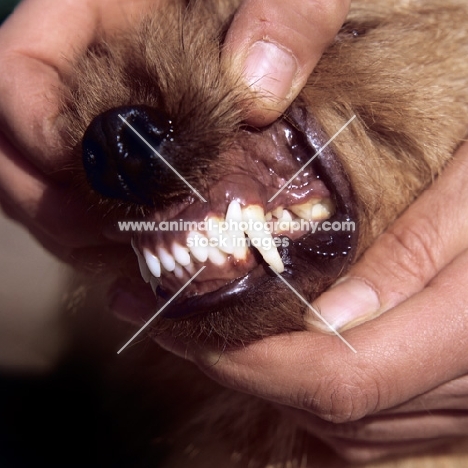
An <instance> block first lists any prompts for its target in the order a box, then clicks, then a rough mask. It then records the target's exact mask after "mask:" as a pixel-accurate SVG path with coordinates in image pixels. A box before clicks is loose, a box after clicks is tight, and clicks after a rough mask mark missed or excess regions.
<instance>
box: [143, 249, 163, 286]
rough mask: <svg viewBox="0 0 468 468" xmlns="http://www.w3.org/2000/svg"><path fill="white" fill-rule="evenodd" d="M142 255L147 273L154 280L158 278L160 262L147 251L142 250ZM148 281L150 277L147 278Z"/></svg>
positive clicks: (159, 275)
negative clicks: (153, 277)
mask: <svg viewBox="0 0 468 468" xmlns="http://www.w3.org/2000/svg"><path fill="white" fill-rule="evenodd" d="M143 255H144V257H145V260H146V262H145V265H147V267H146V268H147V270H148V273H149V272H151V274H152V275H153V276H155V277H156V278H160V277H161V262H160V261H159V258H158V257H156V255H154V254H152V253H151V252H150V251H149V250H148V249H143ZM143 279H144V278H143ZM150 279H151V275H150V277H149V278H148V281H149V280H150ZM145 281H146V280H145ZM148 281H146V282H148Z"/></svg>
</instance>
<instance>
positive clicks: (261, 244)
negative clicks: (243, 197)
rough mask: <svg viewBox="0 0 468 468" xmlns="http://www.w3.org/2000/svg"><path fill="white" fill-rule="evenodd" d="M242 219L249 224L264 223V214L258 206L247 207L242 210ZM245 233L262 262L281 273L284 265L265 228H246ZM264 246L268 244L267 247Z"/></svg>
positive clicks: (271, 237)
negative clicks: (250, 222) (252, 222)
mask: <svg viewBox="0 0 468 468" xmlns="http://www.w3.org/2000/svg"><path fill="white" fill-rule="evenodd" d="M285 211H286V210H285ZM242 218H243V220H244V221H246V222H247V223H249V221H250V220H252V221H254V222H255V221H260V222H263V223H265V214H264V211H263V208H262V207H261V206H259V205H249V206H247V207H246V208H244V209H243V210H242ZM245 233H246V234H247V236H249V238H250V240H251V242H252V245H253V246H254V247H255V248H256V249H257V250H258V251H259V252H260V255H261V256H262V257H263V260H265V262H267V263H268V265H270V266H271V267H273V268H274V269H275V270H276V271H277V272H278V273H282V272H283V271H284V264H283V261H282V260H281V257H280V255H279V253H278V249H277V248H276V246H275V244H274V242H273V236H272V235H271V232H270V231H268V230H267V229H266V228H264V229H259V230H257V229H249V228H247V230H246V231H245ZM266 244H268V247H267V246H266Z"/></svg>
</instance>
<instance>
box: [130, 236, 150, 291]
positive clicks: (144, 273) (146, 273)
mask: <svg viewBox="0 0 468 468" xmlns="http://www.w3.org/2000/svg"><path fill="white" fill-rule="evenodd" d="M131 244H132V248H133V251H134V252H135V254H136V256H137V259H138V267H139V268H140V274H141V277H142V278H143V280H144V281H145V283H149V281H150V279H151V273H150V270H149V269H148V265H147V264H146V262H145V259H144V258H143V255H142V254H141V252H140V251H139V250H138V248H137V247H136V246H135V242H134V241H133V239H132V240H131Z"/></svg>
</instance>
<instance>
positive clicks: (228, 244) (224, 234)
mask: <svg viewBox="0 0 468 468" xmlns="http://www.w3.org/2000/svg"><path fill="white" fill-rule="evenodd" d="M225 223H226V221H225V220H224V219H223V218H217V217H210V218H208V219H207V224H208V231H207V235H208V238H209V239H210V245H216V246H217V247H218V248H219V250H221V251H223V252H225V253H227V254H232V253H234V239H233V236H232V233H231V232H230V231H229V229H226V228H224V227H223V226H224V225H225Z"/></svg>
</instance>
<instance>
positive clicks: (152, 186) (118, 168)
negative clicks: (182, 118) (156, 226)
mask: <svg viewBox="0 0 468 468" xmlns="http://www.w3.org/2000/svg"><path fill="white" fill-rule="evenodd" d="M172 136H173V128H172V123H171V121H170V120H169V118H168V117H167V116H166V115H165V114H164V113H163V112H162V111H159V110H156V109H154V108H151V107H148V106H131V107H129V106H125V107H117V108H114V109H111V110H109V111H107V112H104V113H103V114H100V115H98V116H97V117H96V118H94V120H93V121H92V122H91V124H90V125H89V127H88V129H87V130H86V132H85V135H84V137H83V142H82V150H83V166H84V168H85V171H86V175H87V179H88V182H89V183H90V185H91V186H92V187H93V189H94V190H96V191H97V192H99V193H100V194H102V195H104V196H105V197H109V198H115V199H119V200H123V201H129V202H132V203H137V204H142V205H152V204H153V199H154V197H156V196H157V193H158V191H160V190H164V189H165V186H166V185H167V182H168V181H170V180H171V177H172V176H173V174H172V172H171V171H170V169H169V168H168V167H167V166H166V165H165V164H164V163H163V162H162V160H161V159H160V158H159V156H157V155H156V154H155V151H154V150H156V151H158V152H160V151H162V152H163V146H164V144H165V143H166V142H170V141H171V140H172Z"/></svg>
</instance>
